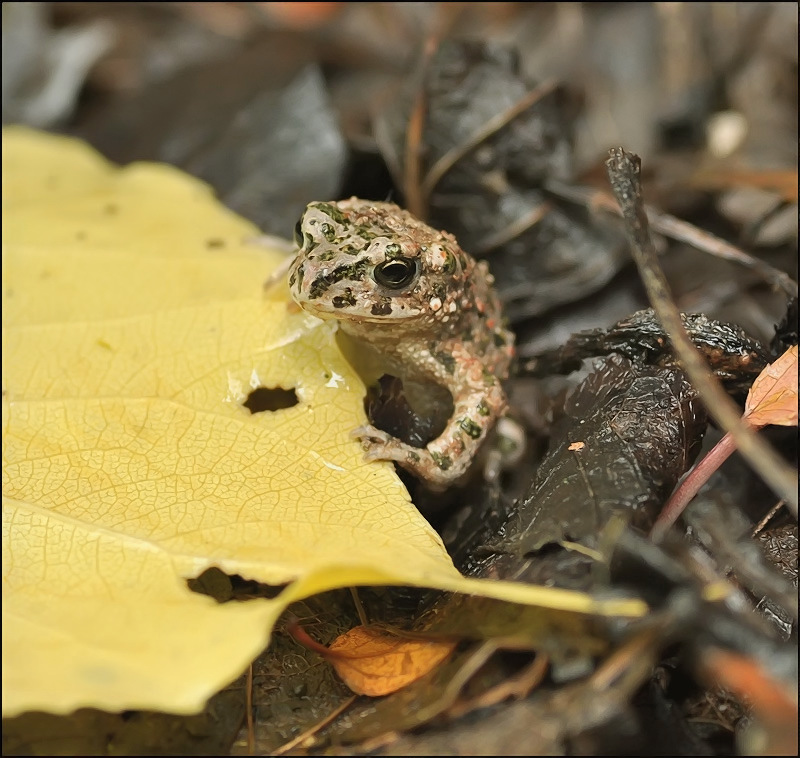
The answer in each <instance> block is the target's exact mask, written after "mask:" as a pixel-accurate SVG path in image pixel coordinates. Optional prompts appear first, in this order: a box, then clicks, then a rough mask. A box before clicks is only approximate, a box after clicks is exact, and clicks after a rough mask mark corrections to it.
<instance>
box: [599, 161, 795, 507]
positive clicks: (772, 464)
mask: <svg viewBox="0 0 800 758" xmlns="http://www.w3.org/2000/svg"><path fill="white" fill-rule="evenodd" d="M606 168H607V171H608V178H609V181H610V183H611V188H612V190H613V191H614V194H615V196H616V198H617V201H618V202H619V205H620V208H621V210H622V217H623V219H624V221H625V227H626V231H627V233H628V239H629V242H630V244H631V252H632V253H633V258H634V261H635V262H636V265H637V267H638V269H639V274H640V276H641V278H642V282H643V283H644V285H645V288H646V289H647V294H648V296H649V298H650V303H651V305H652V306H653V310H654V311H655V312H656V315H657V316H658V318H659V319H660V321H661V323H662V324H663V325H664V329H665V330H666V332H667V333H668V334H669V335H670V340H671V342H672V345H673V347H674V349H675V352H676V353H677V355H678V357H679V359H680V361H681V364H682V366H683V368H684V370H685V371H686V373H687V374H688V375H689V379H690V380H691V382H692V384H693V385H694V386H695V388H696V389H697V391H698V392H699V393H700V396H701V397H702V399H703V402H704V403H705V405H706V407H707V408H708V411H709V413H710V414H711V415H712V417H713V418H714V420H715V421H716V422H717V424H719V426H720V427H722V429H724V430H725V431H726V432H729V433H730V434H731V436H732V437H733V439H734V441H735V442H736V446H737V447H738V449H739V451H740V452H741V454H742V455H743V456H744V458H745V459H746V460H747V461H748V462H749V463H750V465H751V466H752V467H753V468H754V469H755V470H756V471H757V472H758V473H759V474H760V475H761V476H762V478H763V479H764V480H765V481H766V482H767V484H768V485H769V486H770V487H772V489H773V490H774V491H775V493H776V494H777V495H778V496H779V497H782V498H783V499H784V500H785V501H786V503H787V505H791V507H792V510H793V513H794V514H795V515H797V474H796V473H795V472H794V471H793V470H792V468H791V467H790V466H788V465H787V464H786V463H785V462H784V461H783V460H782V459H781V458H780V457H779V456H778V455H777V453H775V451H774V450H772V448H771V447H770V446H769V445H767V443H765V442H764V441H763V440H762V439H761V438H760V437H759V436H758V435H757V434H755V433H754V432H753V430H752V429H751V428H750V427H749V425H748V424H747V423H746V422H744V421H742V420H741V418H740V411H739V409H738V408H737V407H736V405H735V404H734V403H733V401H732V400H731V399H730V398H729V397H728V395H727V394H726V393H725V391H724V390H723V389H722V386H721V384H720V382H719V381H718V380H717V378H716V377H715V376H714V375H713V373H712V371H711V369H710V368H709V367H708V365H707V364H706V362H705V360H704V359H703V357H702V356H701V354H700V353H699V351H698V350H697V348H696V347H695V346H694V344H693V343H692V341H691V339H690V338H689V335H688V334H687V333H686V329H685V328H684V326H683V322H682V321H681V317H680V312H679V311H678V309H677V307H676V306H675V303H674V301H673V298H672V294H671V292H670V289H669V284H668V283H667V279H666V277H665V275H664V272H663V270H662V269H661V267H660V265H659V263H658V255H657V253H656V249H655V246H654V245H653V240H652V238H651V236H650V228H649V224H648V220H647V214H646V212H645V208H644V203H643V201H642V195H641V185H640V173H641V161H640V159H639V157H638V156H637V155H633V154H632V153H627V152H625V150H623V149H622V148H612V149H611V150H609V158H608V160H607V161H606Z"/></svg>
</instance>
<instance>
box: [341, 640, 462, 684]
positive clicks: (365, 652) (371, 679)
mask: <svg viewBox="0 0 800 758" xmlns="http://www.w3.org/2000/svg"><path fill="white" fill-rule="evenodd" d="M455 646H456V642H454V641H450V640H424V639H410V638H406V637H399V636H397V635H395V634H388V633H387V632H382V631H380V630H378V629H372V628H370V627H366V626H357V627H355V628H353V629H351V630H350V631H348V632H345V633H344V634H342V635H340V636H339V637H337V638H336V639H335V640H334V641H333V642H332V643H331V644H330V646H329V648H328V651H329V653H331V655H328V656H327V658H328V661H329V662H330V664H331V665H332V666H333V667H334V668H335V669H336V673H337V674H339V676H340V677H341V678H342V681H343V682H344V683H345V684H346V685H347V686H348V687H349V688H350V689H351V690H353V692H355V693H357V694H359V695H369V696H370V697H380V696H381V695H388V694H390V693H392V692H396V691H397V690H399V689H401V688H402V687H405V686H406V685H409V684H411V682H416V681H417V679H420V678H421V677H423V676H425V674H427V673H428V672H429V671H431V670H433V669H434V668H436V666H438V665H439V664H440V663H441V662H442V661H443V660H444V659H445V658H447V656H448V655H450V653H452V652H453V649H454V648H455Z"/></svg>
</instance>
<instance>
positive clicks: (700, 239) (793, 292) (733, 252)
mask: <svg viewBox="0 0 800 758" xmlns="http://www.w3.org/2000/svg"><path fill="white" fill-rule="evenodd" d="M545 189H547V190H548V191H549V192H552V193H553V194H554V195H558V196H559V197H562V198H564V199H565V200H569V201H570V202H573V203H578V204H580V205H583V206H586V207H588V208H590V209H592V210H602V211H607V212H610V213H614V214H615V215H617V216H620V215H622V214H621V213H620V209H619V206H618V205H617V203H616V202H615V201H614V198H613V197H611V196H610V195H608V194H607V193H606V192H601V191H600V190H595V189H591V188H589V187H573V186H570V185H568V184H565V183H563V182H560V181H558V180H555V179H551V180H548V181H547V182H546V183H545ZM645 210H646V211H647V219H648V221H649V222H650V225H651V226H652V228H653V229H655V230H656V231H657V232H659V233H660V234H663V235H665V236H667V237H670V238H671V239H674V240H678V241H679V242H685V243H686V244H687V245H691V246H692V247H694V248H696V249H697V250H701V251H702V252H704V253H708V254H709V255H713V256H715V257H717V258H722V259H723V260H727V261H733V262H735V263H738V264H740V265H742V266H745V267H746V268H749V269H751V270H752V271H755V272H756V273H757V274H758V275H759V276H761V277H762V278H763V279H764V281H766V282H768V283H769V284H771V285H772V286H773V287H775V288H776V289H780V290H783V291H784V292H785V293H786V294H787V295H789V296H790V297H797V291H798V288H797V282H795V281H794V280H793V279H792V278H791V277H790V276H789V275H788V274H786V273H785V272H783V271H780V270H779V269H776V268H775V267H774V266H770V265H769V263H766V262H765V261H762V260H760V259H759V258H754V257H753V256H752V255H748V254H747V253H746V252H744V250H741V249H740V248H738V247H736V246H735V245H732V244H731V243H730V242H727V241H726V240H723V239H720V238H719V237H716V236H715V235H713V234H711V233H709V232H706V231H703V230H702V229H698V228H697V227H696V226H693V225H692V224H690V223H688V222H687V221H681V220H680V219H678V218H675V216H672V215H670V214H669V213H663V212H662V211H659V210H657V209H655V208H653V207H652V206H647V205H645Z"/></svg>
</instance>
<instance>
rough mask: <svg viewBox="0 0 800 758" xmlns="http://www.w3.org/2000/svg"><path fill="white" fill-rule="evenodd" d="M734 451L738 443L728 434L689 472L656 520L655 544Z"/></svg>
mask: <svg viewBox="0 0 800 758" xmlns="http://www.w3.org/2000/svg"><path fill="white" fill-rule="evenodd" d="M734 450H736V443H735V442H734V441H733V437H731V435H730V434H726V435H725V436H724V437H723V438H722V439H721V440H720V441H719V442H718V443H717V444H716V445H714V447H713V448H711V450H709V451H708V454H707V455H706V457H705V458H703V460H701V461H700V462H699V463H698V464H697V465H696V466H695V467H694V468H693V469H692V470H691V471H690V472H689V475H688V476H687V477H686V478H685V479H684V480H683V481H682V482H681V483H680V485H679V486H678V489H676V490H675V492H673V493H672V497H670V499H669V500H668V501H667V504H666V505H665V506H664V508H663V510H662V511H661V515H660V516H659V517H658V518H657V519H656V523H655V524H654V525H653V528H652V529H651V530H650V539H652V540H653V541H654V542H658V541H660V540H661V538H662V537H663V536H664V534H666V532H667V530H668V529H669V528H670V527H671V526H672V525H673V524H674V523H675V522H676V521H677V520H678V517H679V516H680V515H681V513H683V511H684V510H685V508H686V506H687V505H689V503H690V502H691V500H692V498H693V497H694V496H695V495H696V494H697V493H698V492H699V491H700V488H701V487H702V486H703V485H704V484H705V483H706V482H707V481H708V480H709V479H710V478H711V475H712V474H713V473H714V472H715V471H716V470H717V469H718V468H719V467H720V466H721V465H722V464H723V463H724V462H725V461H726V460H727V459H728V457H729V456H730V454H731V453H732V452H733V451H734Z"/></svg>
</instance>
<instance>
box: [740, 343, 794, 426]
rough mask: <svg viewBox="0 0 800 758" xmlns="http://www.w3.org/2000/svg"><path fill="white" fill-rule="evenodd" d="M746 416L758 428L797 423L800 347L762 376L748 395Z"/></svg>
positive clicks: (759, 376) (770, 367)
mask: <svg viewBox="0 0 800 758" xmlns="http://www.w3.org/2000/svg"><path fill="white" fill-rule="evenodd" d="M744 417H745V418H746V419H747V421H748V422H749V423H750V424H752V425H753V426H755V427H762V426H766V425H767V424H778V425H780V426H795V425H796V424H797V345H793V346H792V347H790V348H789V349H788V350H787V351H786V352H785V353H784V354H783V355H782V356H781V357H780V358H778V360H776V361H775V362H774V363H770V364H769V365H768V366H767V367H766V368H765V369H764V370H763V371H762V372H761V373H760V374H759V375H758V377H757V378H756V380H755V381H754V382H753V386H752V387H751V388H750V392H749V393H748V395H747V402H746V403H745V412H744Z"/></svg>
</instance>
